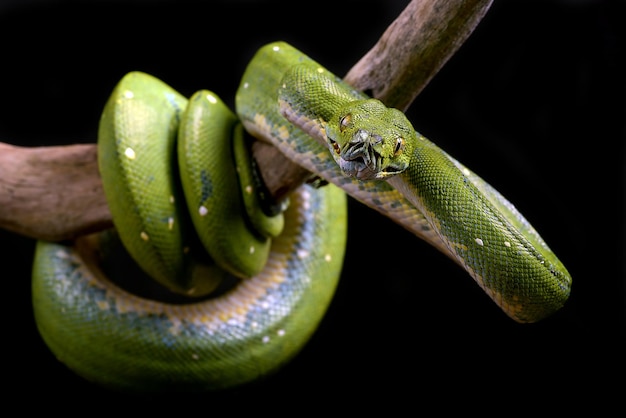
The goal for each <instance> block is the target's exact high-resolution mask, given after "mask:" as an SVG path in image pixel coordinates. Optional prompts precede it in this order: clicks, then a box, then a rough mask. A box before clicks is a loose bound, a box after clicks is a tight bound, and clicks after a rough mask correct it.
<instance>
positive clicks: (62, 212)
mask: <svg viewBox="0 0 626 418" xmlns="http://www.w3.org/2000/svg"><path fill="white" fill-rule="evenodd" d="M110 226H112V221H111V214H110V212H109V207H108V205H107V202H106V200H105V197H104V191H103V190H102V182H101V180H100V175H99V172H98V161H97V155H96V147H95V145H91V144H87V145H67V146H56V147H37V148H24V147H16V146H13V145H8V144H3V143H0V227H2V228H4V229H8V230H10V231H13V232H17V233H19V234H22V235H26V236H29V237H33V238H38V239H45V240H51V241H58V240H63V239H67V238H73V237H76V236H80V235H84V234H87V233H89V232H94V231H98V230H102V229H104V228H108V227H110Z"/></svg>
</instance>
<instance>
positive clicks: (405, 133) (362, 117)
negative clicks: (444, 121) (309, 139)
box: [325, 99, 417, 180]
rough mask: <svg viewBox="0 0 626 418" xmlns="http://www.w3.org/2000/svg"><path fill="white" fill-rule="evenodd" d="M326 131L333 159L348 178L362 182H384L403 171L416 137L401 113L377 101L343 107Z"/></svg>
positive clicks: (327, 125) (329, 123) (370, 100)
mask: <svg viewBox="0 0 626 418" xmlns="http://www.w3.org/2000/svg"><path fill="white" fill-rule="evenodd" d="M325 128H326V137H327V141H328V147H329V149H330V151H331V153H332V155H333V158H334V159H335V161H336V162H337V164H339V167H340V168H341V170H342V171H343V172H344V174H345V175H347V176H350V177H355V178H357V179H359V180H373V179H385V178H388V177H391V176H394V175H396V174H399V173H401V172H402V171H404V170H405V169H406V168H407V167H408V165H409V162H410V160H411V155H412V154H413V147H414V143H415V140H414V138H417V136H416V134H415V130H414V129H413V126H412V125H411V123H410V122H409V121H408V119H407V118H406V116H405V115H404V114H403V113H402V112H400V111H399V110H397V109H393V108H388V107H386V106H385V105H384V104H383V103H382V102H380V101H379V100H376V99H366V100H356V101H352V102H350V103H348V104H346V105H344V106H341V107H340V109H339V110H338V111H337V112H336V113H335V115H333V117H332V118H331V119H330V120H329V122H328V123H327V124H326V126H325Z"/></svg>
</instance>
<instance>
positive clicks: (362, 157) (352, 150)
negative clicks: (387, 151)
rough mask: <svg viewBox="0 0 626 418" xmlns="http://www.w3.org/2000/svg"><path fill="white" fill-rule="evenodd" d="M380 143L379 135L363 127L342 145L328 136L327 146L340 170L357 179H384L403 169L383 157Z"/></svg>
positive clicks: (381, 141)
mask: <svg viewBox="0 0 626 418" xmlns="http://www.w3.org/2000/svg"><path fill="white" fill-rule="evenodd" d="M382 143H383V138H382V137H381V136H380V135H377V134H374V133H371V132H368V131H366V130H363V129H359V130H357V132H356V133H355V134H354V135H353V137H352V138H351V139H350V140H349V141H347V142H345V143H344V145H343V147H342V146H341V145H340V144H339V142H338V141H336V140H334V139H333V138H331V137H330V136H328V144H329V148H330V150H331V152H332V154H333V157H334V158H335V161H336V162H337V164H339V167H340V169H341V171H342V172H343V173H344V174H345V175H347V176H349V177H354V178H357V179H358V180H374V179H384V178H387V177H390V176H393V175H395V174H398V173H400V172H402V171H403V170H404V169H405V167H403V166H402V167H397V166H396V164H393V162H391V161H389V159H386V158H384V156H383V155H382V153H381V151H380V150H379V148H380V147H381V144H382Z"/></svg>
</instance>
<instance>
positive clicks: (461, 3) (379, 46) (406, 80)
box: [344, 0, 493, 111]
mask: <svg viewBox="0 0 626 418" xmlns="http://www.w3.org/2000/svg"><path fill="white" fill-rule="evenodd" d="M492 2H493V0H434V1H430V0H429V1H424V0H423V1H416V0H413V1H412V2H411V3H410V4H409V5H408V6H407V7H406V9H405V10H404V11H403V12H402V13H401V14H400V16H398V18H397V19H396V20H395V21H394V22H393V23H392V24H391V25H389V27H388V28H387V30H386V31H385V33H384V34H383V35H382V37H381V38H380V39H379V40H378V42H377V43H376V45H374V47H373V48H372V49H371V50H370V51H369V52H368V53H367V54H365V55H364V56H363V58H361V60H360V61H359V62H357V63H356V65H355V66H354V67H352V69H351V70H350V71H349V72H348V74H347V75H346V76H345V78H344V80H345V81H346V82H347V83H348V84H350V85H352V86H353V87H356V88H357V89H358V90H361V91H365V92H367V93H368V94H369V95H371V96H373V97H376V98H377V99H379V100H381V101H382V102H384V103H385V104H386V105H387V106H389V107H395V108H398V109H400V110H402V111H405V110H406V109H407V108H408V107H409V105H410V104H411V103H412V102H413V100H414V99H415V97H417V95H418V94H419V93H420V92H421V91H422V89H423V88H424V87H426V85H427V84H428V83H429V82H430V80H431V79H432V78H433V77H434V75H435V74H436V73H437V72H438V71H439V70H440V69H441V67H443V65H444V64H445V63H446V62H447V61H448V59H449V58H450V57H451V56H452V55H454V53H455V52H456V51H457V50H458V49H459V47H460V46H461V45H462V44H463V42H465V40H466V39H467V38H468V36H469V35H470V34H471V33H472V32H473V30H474V28H475V27H476V26H477V25H478V23H479V22H480V21H481V19H482V18H483V17H484V16H485V14H486V13H487V11H488V10H489V7H491V3H492Z"/></svg>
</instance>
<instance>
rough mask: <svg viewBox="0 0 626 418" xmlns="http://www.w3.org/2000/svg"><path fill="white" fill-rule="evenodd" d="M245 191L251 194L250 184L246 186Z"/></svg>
mask: <svg viewBox="0 0 626 418" xmlns="http://www.w3.org/2000/svg"><path fill="white" fill-rule="evenodd" d="M246 193H248V194H252V186H250V185H248V186H246Z"/></svg>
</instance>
